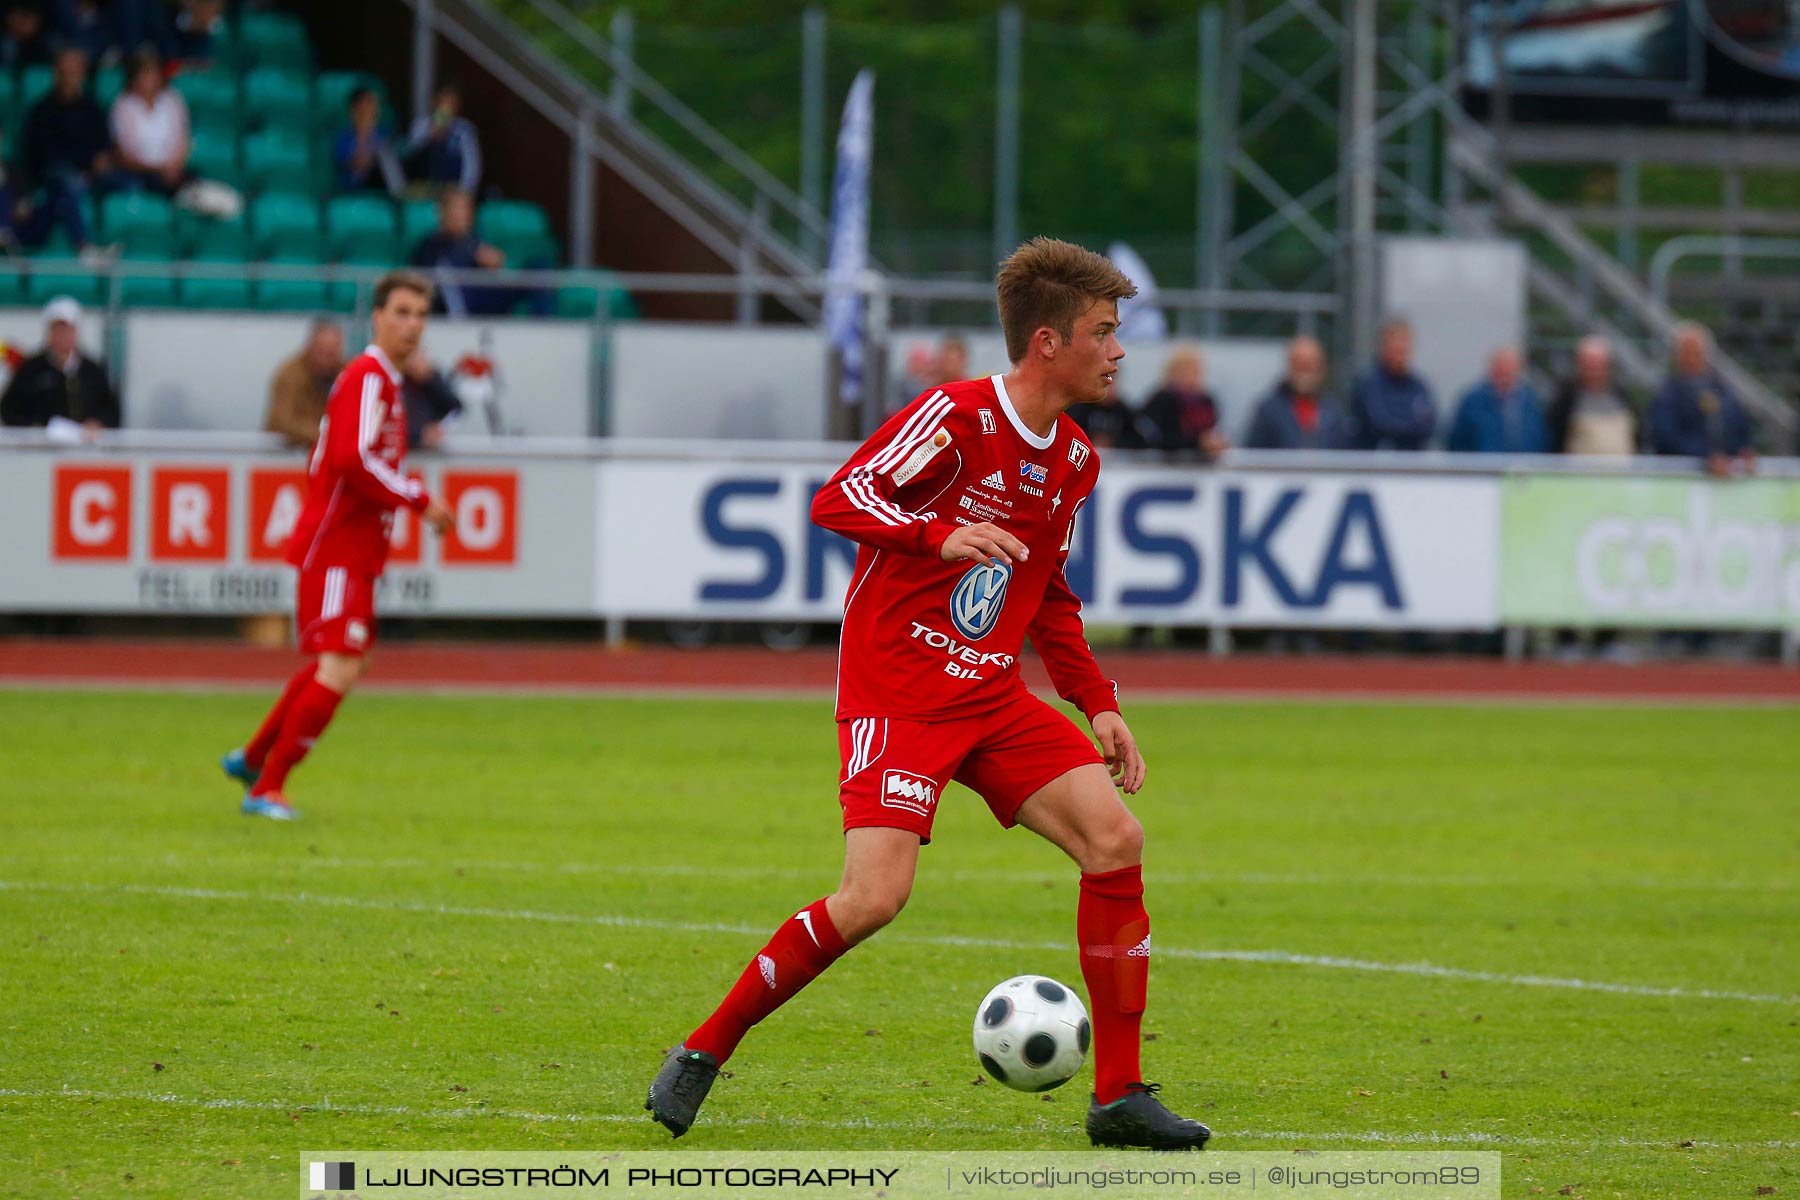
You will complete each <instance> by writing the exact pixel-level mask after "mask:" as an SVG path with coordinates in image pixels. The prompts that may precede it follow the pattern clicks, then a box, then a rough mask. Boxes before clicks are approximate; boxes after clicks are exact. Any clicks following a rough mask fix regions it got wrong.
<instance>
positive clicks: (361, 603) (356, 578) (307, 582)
mask: <svg viewBox="0 0 1800 1200" xmlns="http://www.w3.org/2000/svg"><path fill="white" fill-rule="evenodd" d="M294 627H295V628H296V629H298V630H299V631H300V653H302V654H358V655H360V654H365V653H367V652H368V649H369V647H370V646H372V645H374V644H375V581H374V580H373V579H370V578H369V577H368V576H366V575H358V574H357V573H355V572H354V571H350V570H348V569H346V568H344V567H325V568H323V569H321V570H317V571H302V572H300V612H299V615H298V617H297V618H296V619H295V623H294Z"/></svg>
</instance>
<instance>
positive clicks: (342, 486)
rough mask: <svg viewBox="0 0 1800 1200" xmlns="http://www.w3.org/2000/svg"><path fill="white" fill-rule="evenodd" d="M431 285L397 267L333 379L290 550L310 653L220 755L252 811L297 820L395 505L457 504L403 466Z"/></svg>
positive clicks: (370, 620)
mask: <svg viewBox="0 0 1800 1200" xmlns="http://www.w3.org/2000/svg"><path fill="white" fill-rule="evenodd" d="M430 309H431V285H430V284H429V283H427V282H426V281H425V279H424V278H423V277H421V276H419V275H415V274H412V273H410V272H406V271H395V272H392V273H390V274H388V275H385V276H383V277H382V278H381V279H380V281H378V282H377V283H376V285H375V309H374V316H373V320H374V326H375V341H374V343H373V344H372V345H370V346H369V348H368V349H366V350H364V351H363V352H362V353H361V354H359V355H357V356H356V357H355V358H354V359H352V360H351V361H350V364H349V365H348V366H346V367H345V368H344V370H343V373H342V374H341V375H339V376H338V377H337V382H336V383H334V384H332V387H331V399H330V400H329V401H328V402H327V405H326V409H325V419H324V421H322V422H321V423H320V425H319V440H318V442H317V443H316V444H315V445H314V446H313V452H312V458H311V459H310V460H309V462H308V465H307V482H306V504H305V506H304V507H303V508H302V509H301V512H300V517H299V520H297V521H296V522H295V523H294V532H293V536H292V537H291V538H290V540H289V541H288V551H287V559H288V561H289V562H290V563H292V564H294V566H296V567H298V568H299V570H300V586H299V616H298V618H297V620H296V623H295V628H296V629H297V630H298V631H299V636H300V653H302V654H304V655H306V657H307V662H306V665H304V666H303V667H301V668H300V669H299V670H298V671H296V672H295V673H294V677H293V678H292V679H290V680H288V684H287V687H286V688H285V689H284V690H283V691H282V693H281V696H280V698H279V699H277V700H276V701H275V706H274V707H273V708H271V709H270V710H269V715H268V716H267V717H265V718H263V723H262V727H261V728H259V729H258V730H257V731H256V734H255V736H253V737H252V738H251V739H250V740H249V741H248V742H246V743H245V744H244V745H243V747H242V748H241V749H238V750H233V751H231V752H230V753H229V754H227V755H226V756H225V757H224V758H223V759H222V760H221V761H220V766H222V767H223V768H224V769H225V774H227V775H228V776H230V777H231V778H233V779H236V780H239V781H240V782H242V783H243V784H244V786H245V789H246V791H245V795H244V803H243V806H242V811H243V813H244V814H245V815H246V816H253V817H273V818H275V819H276V820H282V821H291V820H293V819H294V817H295V816H297V815H298V814H296V813H295V812H294V810H293V808H292V806H290V805H289V804H288V802H287V797H286V796H285V795H284V794H283V789H284V787H285V785H286V783H287V777H288V772H289V771H292V770H293V769H294V768H295V767H296V766H298V765H299V764H300V760H301V759H303V758H305V757H306V753H307V751H309V750H311V749H312V747H313V743H314V742H316V741H318V740H319V735H320V734H322V733H323V732H325V727H326V726H327V725H328V724H330V723H331V717H332V714H333V713H335V712H336V711H337V706H338V704H339V702H340V701H342V700H343V698H344V695H345V693H347V692H348V691H349V690H350V689H351V688H352V687H353V686H355V684H356V681H357V680H358V679H359V678H361V676H362V673H363V667H364V664H365V662H366V657H365V656H366V655H367V654H368V652H369V647H370V646H372V645H373V644H374V642H375V581H376V580H377V579H379V578H380V577H381V572H382V569H383V567H385V566H386V565H387V555H388V539H389V537H390V536H391V535H392V532H393V527H394V510H395V509H398V508H401V507H406V508H410V509H412V510H413V511H414V512H416V513H418V514H419V515H420V519H421V520H422V521H423V522H424V523H425V524H426V525H429V526H430V527H431V528H432V529H433V530H435V531H436V532H437V533H439V534H443V533H446V532H448V530H449V529H450V511H449V510H448V509H446V508H445V507H444V506H443V505H441V504H439V503H437V502H436V501H434V500H432V499H431V497H429V496H427V495H426V494H425V489H424V487H423V486H422V485H421V484H420V483H419V481H418V480H416V479H408V478H406V476H404V475H402V474H401V473H400V459H401V457H402V456H403V455H404V454H405V453H406V409H405V408H404V407H403V406H402V404H401V400H400V379H401V376H400V365H399V364H401V363H403V362H405V361H406V360H407V359H408V358H410V357H411V356H412V353H413V351H414V350H415V349H417V348H418V345H419V338H420V336H421V335H422V334H423V333H424V332H425V316H426V314H427V313H428V312H429V311H430Z"/></svg>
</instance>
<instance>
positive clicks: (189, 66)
mask: <svg viewBox="0 0 1800 1200" xmlns="http://www.w3.org/2000/svg"><path fill="white" fill-rule="evenodd" d="M224 32H225V4H224V0H182V3H181V11H180V12H179V13H176V14H175V21H174V25H173V26H172V27H171V28H170V30H169V36H168V38H167V41H168V48H169V61H170V62H171V63H173V64H175V66H176V67H177V69H179V70H184V71H193V70H203V69H204V68H206V67H207V66H209V65H211V63H212V60H213V58H214V57H215V56H216V55H217V53H218V43H217V42H216V41H215V39H216V38H217V37H218V36H219V35H220V34H222V33H224Z"/></svg>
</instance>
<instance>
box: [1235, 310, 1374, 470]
mask: <svg viewBox="0 0 1800 1200" xmlns="http://www.w3.org/2000/svg"><path fill="white" fill-rule="evenodd" d="M1350 444H1351V431H1350V422H1349V419H1348V418H1347V417H1346V416H1345V415H1344V410H1343V409H1342V408H1340V407H1339V406H1338V403H1337V401H1336V400H1335V399H1333V398H1332V396H1331V395H1330V393H1328V392H1327V391H1326V390H1325V347H1323V346H1321V345H1320V344H1319V340H1318V339H1317V338H1312V337H1307V336H1305V335H1304V334H1303V335H1301V336H1300V337H1297V338H1295V339H1294V340H1293V341H1291V342H1289V343H1288V348H1287V374H1286V375H1285V376H1284V377H1283V378H1282V380H1281V382H1279V383H1277V384H1276V385H1275V387H1274V389H1273V390H1271V391H1270V392H1269V394H1268V395H1266V396H1264V397H1263V398H1262V400H1260V401H1259V402H1258V403H1257V405H1256V412H1255V413H1254V414H1253V415H1252V416H1251V418H1250V433H1249V435H1248V436H1247V437H1245V439H1244V446H1245V447H1246V448H1247V449H1250V450H1348V449H1349V448H1350Z"/></svg>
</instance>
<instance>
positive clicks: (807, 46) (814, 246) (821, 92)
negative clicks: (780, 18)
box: [800, 5, 825, 269]
mask: <svg viewBox="0 0 1800 1200" xmlns="http://www.w3.org/2000/svg"><path fill="white" fill-rule="evenodd" d="M800 53H801V62H800V199H802V200H804V201H805V202H806V204H807V205H808V206H809V207H811V208H812V209H813V211H815V212H823V211H824V208H825V10H824V9H822V8H820V7H818V6H817V5H814V6H813V7H811V8H809V9H807V10H806V12H805V13H804V14H802V16H801V18H800ZM800 253H801V255H802V256H804V257H805V259H806V261H807V262H808V263H809V264H810V265H812V266H813V267H816V268H821V269H822V268H823V267H824V265H825V245H824V241H823V239H822V238H820V237H819V234H818V232H817V231H816V230H814V229H813V228H812V226H811V225H809V224H807V223H805V222H802V223H801V226H800Z"/></svg>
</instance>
